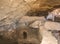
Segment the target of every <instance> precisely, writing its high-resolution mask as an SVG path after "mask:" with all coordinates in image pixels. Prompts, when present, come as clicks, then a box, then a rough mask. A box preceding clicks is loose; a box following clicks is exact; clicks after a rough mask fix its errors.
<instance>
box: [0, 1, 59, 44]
mask: <svg viewBox="0 0 60 44" xmlns="http://www.w3.org/2000/svg"><path fill="white" fill-rule="evenodd" d="M55 6H60V0H0V35H3V33H4V34H7V33H8V34H7V36H10V35H11V34H12V33H13V34H15V31H14V29H16V28H17V27H19V26H20V24H21V22H22V21H23V19H25V18H23V17H24V15H26V14H27V13H28V12H30V11H32V12H33V11H34V12H35V11H45V10H48V9H52V8H54V7H55ZM21 18H23V19H21ZM20 19H21V20H20ZM27 19H28V17H27V18H26V20H27ZM29 19H31V18H29ZM29 19H28V20H27V21H26V20H25V21H23V23H22V24H23V25H25V22H30V21H29ZM36 19H40V18H36ZM32 20H35V18H33V19H32ZM32 20H31V21H32ZM20 21H21V22H20ZM54 25H55V24H54ZM55 26H56V25H55ZM58 28H59V27H58ZM2 32H3V33H2ZM9 32H10V33H9ZM12 36H13V35H12ZM0 37H1V36H0ZM11 39H12V38H11ZM9 42H10V41H9ZM14 42H15V41H14ZM10 44H13V43H10ZM16 44H17V43H16ZM54 44H55V43H54Z"/></svg>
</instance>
